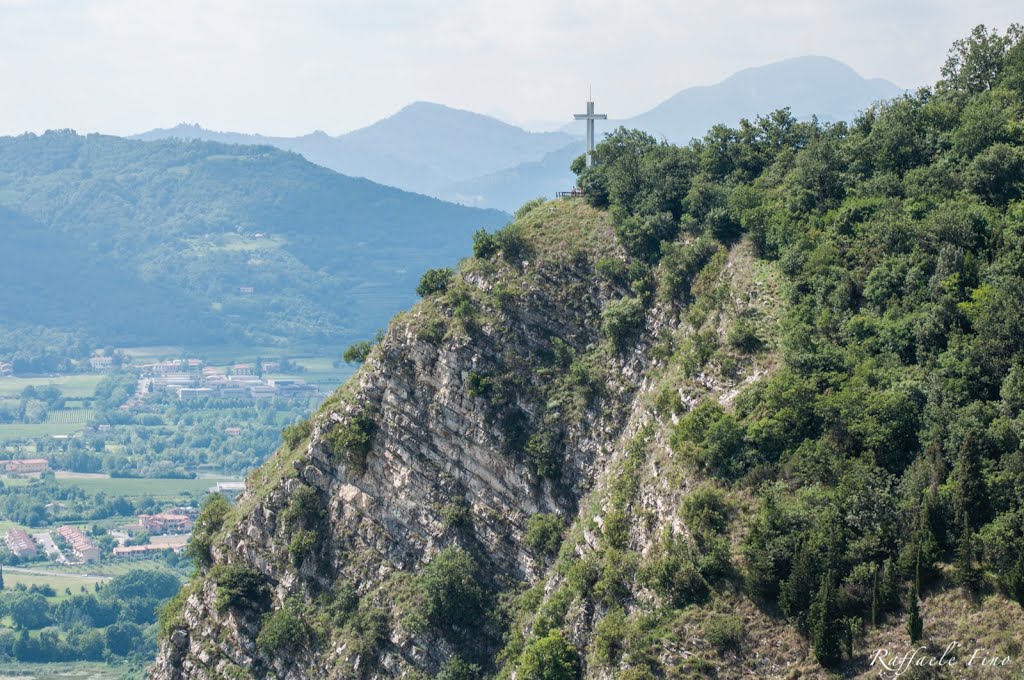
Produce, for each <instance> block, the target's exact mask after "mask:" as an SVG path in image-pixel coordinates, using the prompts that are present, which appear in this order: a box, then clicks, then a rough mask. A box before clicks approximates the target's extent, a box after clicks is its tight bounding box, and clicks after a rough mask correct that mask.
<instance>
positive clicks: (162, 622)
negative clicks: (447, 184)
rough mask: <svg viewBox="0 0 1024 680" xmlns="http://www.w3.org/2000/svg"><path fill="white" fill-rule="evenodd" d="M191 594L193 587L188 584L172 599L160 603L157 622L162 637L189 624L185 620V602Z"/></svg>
mask: <svg viewBox="0 0 1024 680" xmlns="http://www.w3.org/2000/svg"><path fill="white" fill-rule="evenodd" d="M190 594H191V588H190V587H189V586H188V585H186V586H184V587H183V588H182V589H181V590H179V591H178V592H177V593H176V594H175V595H174V596H173V597H172V598H171V599H169V600H167V602H164V603H163V604H162V605H160V608H159V609H158V610H157V623H158V628H159V630H160V637H161V639H167V637H168V636H169V635H170V634H171V633H172V632H174V631H175V630H177V629H179V628H185V627H186V626H187V625H188V622H187V621H186V620H185V603H186V602H187V601H188V597H189V595H190Z"/></svg>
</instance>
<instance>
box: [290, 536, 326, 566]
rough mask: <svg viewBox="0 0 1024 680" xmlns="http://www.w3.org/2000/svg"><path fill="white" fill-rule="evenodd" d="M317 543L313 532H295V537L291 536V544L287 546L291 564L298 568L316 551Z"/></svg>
mask: <svg viewBox="0 0 1024 680" xmlns="http://www.w3.org/2000/svg"><path fill="white" fill-rule="evenodd" d="M318 542H319V540H318V536H317V534H316V532H315V531H310V530H309V529H300V530H299V531H296V532H295V535H294V536H292V540H291V542H290V543H289V544H288V556H289V557H290V558H291V561H292V564H293V565H295V566H296V567H298V566H300V565H301V564H302V563H303V562H304V561H305V560H306V558H307V557H309V556H310V555H312V554H313V553H314V552H315V551H316V545H317V543H318Z"/></svg>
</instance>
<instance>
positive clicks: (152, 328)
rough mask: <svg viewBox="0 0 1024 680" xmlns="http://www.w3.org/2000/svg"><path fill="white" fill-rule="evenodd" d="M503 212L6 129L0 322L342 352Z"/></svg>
mask: <svg viewBox="0 0 1024 680" xmlns="http://www.w3.org/2000/svg"><path fill="white" fill-rule="evenodd" d="M507 219H508V215H506V214H505V213H501V212H498V211H494V210H478V209H474V208H467V207H464V206H459V205H453V204H450V203H444V202H442V201H439V200H436V199H434V198H429V197H426V196H421V195H418V194H413V193H407V192H404V191H401V190H398V189H394V188H391V187H385V186H382V185H379V184H375V183H373V182H370V181H369V180H365V179H356V178H351V177H346V176H343V175H340V174H338V173H336V172H334V171H332V170H328V169H326V168H323V167H321V166H319V165H315V164H313V163H311V162H309V161H308V160H306V159H304V158H303V157H302V156H300V155H298V154H295V153H287V152H284V151H281V150H279V149H275V148H273V147H271V146H240V145H228V144H223V143H219V142H205V141H181V140H163V141H156V142H148V143H147V142H141V141H134V140H127V139H123V138H119V137H109V136H103V135H88V136H79V135H77V134H75V133H73V132H70V131H61V132H48V133H46V134H44V135H41V136H37V135H32V134H27V135H21V136H19V137H3V138H0V252H2V253H3V256H4V257H3V260H4V266H3V267H0V289H2V290H4V291H5V292H4V295H2V296H0V328H2V329H5V330H9V329H10V328H12V327H14V326H19V325H21V326H32V327H34V328H44V329H55V330H59V331H74V332H77V333H84V334H85V335H86V336H87V337H89V338H92V339H94V340H96V341H98V342H101V343H103V344H112V345H133V344H164V343H170V344H185V345H195V344H212V343H219V344H223V343H245V344H250V345H264V346H266V345H288V346H291V345H293V344H295V343H322V344H324V345H329V346H332V347H336V348H337V349H338V350H339V351H340V349H342V348H343V347H344V343H345V342H348V341H351V340H353V339H357V338H367V337H370V336H371V335H372V334H373V332H374V331H375V330H376V329H377V328H379V327H381V326H383V325H384V324H385V323H386V322H387V320H388V319H389V318H390V317H391V316H392V315H393V314H394V313H396V312H397V311H399V310H400V309H402V308H404V307H406V306H408V305H409V303H410V302H411V301H412V300H413V299H415V293H414V289H415V286H416V282H417V281H418V279H419V276H420V274H421V273H422V272H423V271H424V270H426V269H427V268H429V267H432V266H439V265H442V264H446V263H450V262H455V261H457V260H458V259H459V258H461V257H463V256H465V255H468V254H469V250H470V248H469V245H470V242H471V239H470V235H471V234H472V232H473V231H474V230H476V229H478V228H481V227H487V228H495V227H497V226H500V225H502V224H504V223H505V222H506V221H507ZM0 335H2V334H0ZM7 342H8V343H9V344H12V343H14V344H16V342H17V341H16V340H15V341H11V340H8V341H7ZM3 349H4V348H2V347H0V359H2V358H3V355H4V351H3ZM14 349H15V350H16V349H17V348H14ZM10 351H11V348H10V347H8V348H7V352H8V353H9V352H10Z"/></svg>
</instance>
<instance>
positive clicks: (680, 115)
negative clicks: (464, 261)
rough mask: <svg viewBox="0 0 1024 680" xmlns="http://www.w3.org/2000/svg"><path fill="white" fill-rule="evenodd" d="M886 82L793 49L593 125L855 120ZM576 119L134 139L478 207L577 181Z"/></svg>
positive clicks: (438, 113)
mask: <svg viewBox="0 0 1024 680" xmlns="http://www.w3.org/2000/svg"><path fill="white" fill-rule="evenodd" d="M901 92H902V90H901V89H900V88H899V87H897V86H896V85H894V84H892V83H890V82H889V81H887V80H882V79H878V78H874V79H866V78H862V77H861V76H859V75H858V74H857V72H856V71H854V70H853V69H852V68H850V67H849V66H847V65H845V64H843V63H842V62H839V61H836V60H835V59H830V58H827V57H798V58H794V59H787V60H785V61H780V62H777V63H774V64H768V65H766V66H759V67H756V68H749V69H746V70H743V71H740V72H738V73H736V74H734V75H732V76H730V77H729V78H726V79H725V80H723V81H722V82H720V83H717V84H715V85H709V86H701V87H691V88H687V89H685V90H682V91H681V92H678V93H677V94H675V95H673V96H672V97H670V98H669V99H667V100H665V101H664V102H662V103H661V104H659V105H658V106H656V107H654V108H653V109H651V110H650V111H647V112H646V113H642V114H640V115H638V116H634V117H632V118H625V119H622V118H619V119H615V118H614V117H613V119H612V120H609V121H608V122H607V123H604V124H599V127H598V130H599V135H600V134H602V133H604V132H608V131H611V130H612V129H614V127H616V126H618V125H625V126H626V127H636V128H640V129H642V130H646V131H647V132H650V133H651V134H653V135H655V136H657V137H658V138H665V139H668V140H669V141H672V142H676V143H680V144H685V143H687V142H689V141H690V140H691V139H692V138H694V137H702V136H703V135H704V133H705V132H706V131H707V130H708V129H709V128H710V127H711V126H712V125H715V124H717V123H725V124H728V125H735V124H736V123H738V122H739V120H740V119H741V118H744V117H746V118H753V117H754V116H757V115H763V114H767V113H770V112H771V111H773V110H775V109H779V108H783V107H786V106H788V107H789V108H790V109H791V111H792V112H793V115H795V116H796V117H797V118H801V119H803V118H809V117H810V116H812V115H817V116H818V117H819V119H821V120H828V121H836V120H848V119H851V118H853V117H854V116H855V115H856V114H857V113H858V112H859V111H861V110H863V109H865V108H867V107H868V106H869V105H871V104H872V103H873V102H876V101H878V100H882V99H889V98H891V97H895V96H897V95H899V94H900V93H901ZM582 132H583V127H582V124H581V123H567V124H566V126H565V127H564V128H563V129H562V131H560V132H544V133H537V132H527V131H526V130H523V129H521V128H518V127H516V126H513V125H509V124H507V123H503V122H501V121H499V120H497V119H495V118H490V117H488V116H483V115H480V114H476V113H470V112H467V111H460V110H457V109H452V108H448V107H446V106H441V105H439V104H430V103H426V102H417V103H415V104H411V105H409V106H407V107H405V108H404V109H402V110H401V111H399V112H398V113H396V114H395V115H393V116H390V117H388V118H385V119H384V120H381V121H378V122H377V123H374V124H373V125H370V126H369V127H366V128H362V129H360V130H356V131H354V132H350V133H347V134H344V135H340V136H337V137H332V136H330V135H327V134H326V133H323V132H314V133H312V134H309V135H304V136H302V137H262V136H260V135H246V134H239V133H233V132H213V131H210V130H205V129H203V128H201V127H199V126H197V125H179V126H177V127H174V128H170V129H163V130H152V131H150V132H146V133H143V134H141V135H139V136H138V138H139V139H146V140H152V139H166V138H172V137H173V138H179V139H205V140H214V141H220V142H229V143H235V144H270V145H273V146H276V147H278V148H281V149H285V150H289V151H295V152H297V153H301V154H302V155H303V156H305V157H306V158H307V159H309V160H310V161H312V162H314V163H318V164H320V165H323V166H324V167H328V168H331V169H332V170H336V171H338V172H341V173H344V174H347V175H353V176H357V177H366V178H368V179H371V180H373V181H375V182H380V183H381V184H387V185H390V186H395V187H399V188H402V189H405V190H408V191H415V192H418V193H423V194H427V195H430V196H435V197H437V198H441V199H444V200H447V201H454V202H458V203H463V204H466V205H473V206H478V207H491V208H498V209H500V210H505V211H514V210H515V209H516V208H517V207H519V206H520V205H521V204H522V203H524V202H525V201H527V200H530V199H531V198H535V197H537V196H551V195H552V194H554V192H556V191H558V190H563V189H568V188H570V187H571V186H572V185H573V183H574V181H575V180H574V177H573V175H572V173H571V172H569V163H571V162H572V160H573V159H574V158H576V157H577V156H579V155H580V154H581V153H583V152H584V150H585V149H584V145H583V141H582V137H581V136H580V135H582Z"/></svg>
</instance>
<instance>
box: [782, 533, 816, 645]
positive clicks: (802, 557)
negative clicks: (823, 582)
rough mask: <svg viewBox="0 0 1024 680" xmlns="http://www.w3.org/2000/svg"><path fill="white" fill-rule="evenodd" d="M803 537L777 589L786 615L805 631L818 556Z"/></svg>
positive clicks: (811, 600) (812, 595)
mask: <svg viewBox="0 0 1024 680" xmlns="http://www.w3.org/2000/svg"><path fill="white" fill-rule="evenodd" d="M809 544H810V541H809V540H807V539H805V540H804V541H803V543H802V544H801V545H800V548H799V549H798V550H797V553H796V556H795V558H794V560H793V568H792V570H791V571H790V572H789V578H788V579H786V580H785V581H784V582H783V584H782V587H781V588H780V591H779V605H781V606H782V611H784V612H786V615H787V616H789V617H790V618H791V619H793V620H795V621H796V625H797V628H799V629H800V631H801V632H803V633H807V631H808V621H807V613H808V611H809V610H810V608H811V604H812V603H813V600H814V584H815V581H816V580H817V579H816V577H817V569H816V566H817V564H818V562H819V559H820V558H819V556H818V555H817V554H816V552H815V551H814V550H812V548H811V547H810V545H809Z"/></svg>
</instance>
